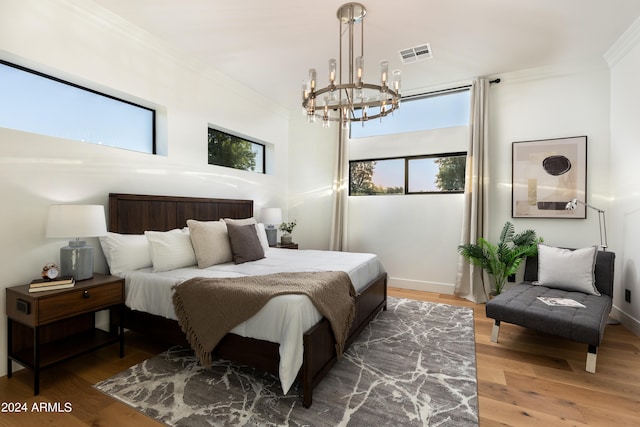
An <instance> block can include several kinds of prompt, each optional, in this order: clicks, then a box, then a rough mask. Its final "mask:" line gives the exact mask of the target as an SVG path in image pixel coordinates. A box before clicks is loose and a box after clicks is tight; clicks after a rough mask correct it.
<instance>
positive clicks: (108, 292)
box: [38, 282, 124, 324]
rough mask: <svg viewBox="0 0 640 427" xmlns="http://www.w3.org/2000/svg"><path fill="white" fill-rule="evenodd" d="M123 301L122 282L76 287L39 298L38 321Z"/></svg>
mask: <svg viewBox="0 0 640 427" xmlns="http://www.w3.org/2000/svg"><path fill="white" fill-rule="evenodd" d="M123 302H124V289H123V286H122V282H114V283H109V284H106V285H101V286H92V287H90V288H87V289H76V290H73V291H70V292H65V293H64V294H61V295H54V296H51V297H48V298H43V299H41V300H40V304H39V307H38V319H39V321H38V323H39V324H43V323H48V322H51V321H54V320H58V319H63V318H66V317H69V316H70V315H76V314H82V313H88V312H91V311H96V310H100V309H102V308H107V307H109V306H111V305H115V304H120V303H123Z"/></svg>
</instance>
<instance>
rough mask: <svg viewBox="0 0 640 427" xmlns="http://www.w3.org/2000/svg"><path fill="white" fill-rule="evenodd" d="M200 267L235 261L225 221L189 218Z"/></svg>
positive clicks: (188, 222)
mask: <svg viewBox="0 0 640 427" xmlns="http://www.w3.org/2000/svg"><path fill="white" fill-rule="evenodd" d="M187 225H188V226H189V234H190V235H191V243H192V244H193V249H194V251H195V256H196V259H197V261H198V268H207V267H210V266H212V265H217V264H224V263H227V262H231V261H233V256H232V254H231V245H230V244H229V234H228V233H227V224H226V223H225V222H224V221H196V220H194V219H190V220H187Z"/></svg>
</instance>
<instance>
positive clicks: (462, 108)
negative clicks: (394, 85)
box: [350, 88, 470, 138]
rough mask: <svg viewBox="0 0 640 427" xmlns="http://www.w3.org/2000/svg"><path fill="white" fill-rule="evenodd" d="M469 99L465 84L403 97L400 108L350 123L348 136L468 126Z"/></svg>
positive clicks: (363, 136)
mask: <svg viewBox="0 0 640 427" xmlns="http://www.w3.org/2000/svg"><path fill="white" fill-rule="evenodd" d="M469 103H470V92H469V90H468V89H467V88H464V89H458V90H450V91H447V92H446V93H438V94H430V95H423V96H416V97H414V98H409V99H403V100H402V103H401V104H400V108H399V109H398V110H397V111H394V112H393V114H391V115H389V116H387V117H385V118H383V119H382V120H370V121H367V122H354V123H352V124H351V135H350V137H351V138H366V137H370V136H379V135H391V134H395V133H401V132H414V131H420V130H428V129H439V128H446V127H454V126H467V125H468V124H469V114H470V108H469ZM370 114H374V112H373V111H372V112H371V113H370Z"/></svg>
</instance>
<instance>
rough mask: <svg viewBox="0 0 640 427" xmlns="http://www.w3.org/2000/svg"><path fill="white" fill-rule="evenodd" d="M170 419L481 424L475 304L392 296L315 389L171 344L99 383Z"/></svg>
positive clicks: (185, 422)
mask: <svg viewBox="0 0 640 427" xmlns="http://www.w3.org/2000/svg"><path fill="white" fill-rule="evenodd" d="M94 387H96V388H97V389H98V390H101V391H102V392H104V393H106V394H108V395H110V396H112V397H114V398H116V399H118V400H120V401H122V402H124V403H126V404H128V405H130V406H132V407H134V408H137V409H138V410H140V411H141V412H142V413H144V414H146V415H147V416H149V417H151V418H153V419H155V420H157V421H160V422H162V423H165V424H167V425H169V426H176V427H187V426H376V427H377V426H393V427H398V426H455V427H462V426H477V425H478V411H477V405H478V400H477V383H476V364H475V342H474V331H473V311H472V310H471V309H469V308H464V307H454V306H450V305H446V304H435V303H429V302H422V301H414V300H408V299H397V298H389V300H388V309H387V311H383V312H381V313H379V314H378V316H377V317H376V318H375V319H374V320H373V321H372V322H371V324H370V325H369V326H368V327H367V328H366V329H365V330H364V331H363V332H362V333H361V334H360V336H359V337H358V339H357V340H356V341H355V342H354V343H352V344H351V346H350V347H349V349H348V350H347V351H346V352H345V354H344V357H342V358H341V359H340V360H339V361H338V363H336V365H335V366H334V367H333V368H332V369H331V371H330V372H329V374H328V375H327V376H326V377H325V378H324V379H323V380H322V382H321V383H320V384H319V385H318V386H317V387H316V388H315V390H314V393H313V405H312V406H311V408H308V409H305V408H304V407H303V406H302V399H301V398H300V394H301V390H300V389H299V388H297V386H294V387H292V389H291V390H290V391H289V393H288V395H286V396H283V395H282V389H281V387H280V382H279V381H278V379H277V378H276V377H274V376H272V375H269V374H264V373H261V372H259V371H256V370H254V369H250V368H246V367H242V366H238V365H234V364H233V363H230V362H227V361H217V362H214V365H213V366H212V368H211V369H208V370H205V369H203V368H202V367H201V366H200V365H199V364H198V362H197V360H196V359H195V357H194V355H193V352H192V351H191V350H190V349H184V348H172V349H169V350H168V351H166V352H164V353H161V354H159V355H157V356H154V357H152V358H151V359H148V360H146V361H144V362H142V363H140V364H138V365H135V366H133V367H131V368H130V369H128V370H126V371H124V372H121V373H119V374H117V375H115V376H114V377H111V378H109V379H107V380H105V381H102V382H100V383H98V384H96V385H95V386H94Z"/></svg>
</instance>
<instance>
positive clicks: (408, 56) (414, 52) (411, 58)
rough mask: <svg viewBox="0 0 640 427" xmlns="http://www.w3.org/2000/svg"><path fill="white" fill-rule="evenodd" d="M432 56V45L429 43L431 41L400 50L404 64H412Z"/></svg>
mask: <svg viewBox="0 0 640 427" xmlns="http://www.w3.org/2000/svg"><path fill="white" fill-rule="evenodd" d="M432 56H433V55H432V54H431V45H429V43H426V44H422V45H420V46H415V47H410V48H408V49H402V50H401V51H400V57H401V58H402V63H403V64H410V63H412V62H417V61H421V60H423V59H429V58H431V57H432Z"/></svg>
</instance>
